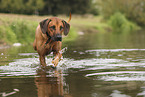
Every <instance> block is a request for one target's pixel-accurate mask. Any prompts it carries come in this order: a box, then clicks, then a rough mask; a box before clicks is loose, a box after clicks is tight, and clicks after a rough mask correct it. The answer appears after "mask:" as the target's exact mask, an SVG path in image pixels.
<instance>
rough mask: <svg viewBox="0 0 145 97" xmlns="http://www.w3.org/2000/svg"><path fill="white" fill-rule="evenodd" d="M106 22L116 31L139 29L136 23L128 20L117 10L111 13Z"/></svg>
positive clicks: (124, 31)
mask: <svg viewBox="0 0 145 97" xmlns="http://www.w3.org/2000/svg"><path fill="white" fill-rule="evenodd" d="M108 23H109V25H111V27H112V28H113V31H114V32H118V33H120V32H123V33H126V32H132V31H134V30H137V29H139V27H138V26H137V25H136V24H134V23H133V22H130V21H128V20H127V19H126V17H125V16H124V15H123V14H121V13H120V12H117V13H115V14H114V15H112V16H111V17H110V19H109V20H108Z"/></svg>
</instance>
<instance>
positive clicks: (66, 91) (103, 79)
mask: <svg viewBox="0 0 145 97" xmlns="http://www.w3.org/2000/svg"><path fill="white" fill-rule="evenodd" d="M144 41H145V32H144V31H141V32H136V33H131V34H126V35H125V34H112V33H85V34H84V35H81V36H78V37H77V38H76V39H73V40H71V41H66V40H64V41H63V48H64V47H67V51H66V52H64V54H63V57H64V58H63V60H61V61H60V62H59V64H58V67H57V69H48V68H46V69H40V65H39V58H38V54H37V53H36V52H35V51H34V50H33V48H32V46H31V45H30V46H21V47H12V48H5V49H0V59H1V60H0V96H2V97H7V96H8V97H9V96H10V97H50V96H51V97H144V96H145V43H144ZM52 58H53V57H52V55H51V54H50V55H49V56H47V58H46V60H47V64H48V66H49V65H51V60H52Z"/></svg>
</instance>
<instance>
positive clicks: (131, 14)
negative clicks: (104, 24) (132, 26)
mask: <svg viewBox="0 0 145 97" xmlns="http://www.w3.org/2000/svg"><path fill="white" fill-rule="evenodd" d="M96 1H97V2H98V5H99V9H100V13H101V14H102V15H103V16H104V17H105V18H106V19H109V18H110V17H111V16H112V15H113V14H114V13H116V12H121V13H123V14H124V15H125V16H126V18H127V19H129V20H131V21H133V22H135V23H137V24H139V25H140V26H145V18H144V17H145V6H144V4H145V0H96Z"/></svg>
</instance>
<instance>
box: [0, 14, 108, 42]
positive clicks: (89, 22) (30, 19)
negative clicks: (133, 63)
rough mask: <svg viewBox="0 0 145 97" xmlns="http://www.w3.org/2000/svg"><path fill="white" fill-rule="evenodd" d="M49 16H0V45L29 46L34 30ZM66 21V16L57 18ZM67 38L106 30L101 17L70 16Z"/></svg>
mask: <svg viewBox="0 0 145 97" xmlns="http://www.w3.org/2000/svg"><path fill="white" fill-rule="evenodd" d="M49 17H51V16H28V15H16V14H0V44H3V43H6V44H13V43H16V42H19V43H22V44H31V43H32V42H33V40H34V38H35V29H36V27H37V25H38V24H39V22H40V21H41V20H43V19H46V18H49ZM58 17H60V18H62V19H64V20H66V21H67V20H68V17H66V16H58ZM70 24H71V30H70V33H69V37H71V36H72V37H76V36H77V32H79V31H82V32H85V31H87V32H90V31H91V32H92V31H101V30H103V29H104V28H107V26H106V24H105V23H101V17H94V16H75V15H74V16H72V20H71V22H70ZM66 40H67V39H66Z"/></svg>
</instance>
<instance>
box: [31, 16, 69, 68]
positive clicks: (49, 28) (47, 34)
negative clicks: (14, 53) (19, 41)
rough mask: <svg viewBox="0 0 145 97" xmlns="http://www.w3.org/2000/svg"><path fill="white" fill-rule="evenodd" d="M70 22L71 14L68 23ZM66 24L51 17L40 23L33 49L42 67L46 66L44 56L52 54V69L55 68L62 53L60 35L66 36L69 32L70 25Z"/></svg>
mask: <svg viewBox="0 0 145 97" xmlns="http://www.w3.org/2000/svg"><path fill="white" fill-rule="evenodd" d="M70 20H71V14H70V18H69V20H68V22H69V21H70ZM68 22H66V21H64V20H62V19H59V18H57V17H52V18H49V19H45V20H43V21H41V22H40V24H39V25H38V27H37V29H36V32H35V40H34V43H33V47H34V49H35V50H37V52H38V54H39V60H40V63H41V65H42V66H43V67H45V66H46V62H45V56H46V55H48V54H50V53H51V52H53V55H54V56H55V57H54V59H53V61H52V63H53V64H54V67H56V66H57V64H58V62H59V60H60V58H61V56H62V53H60V51H61V46H62V42H61V41H62V33H63V32H64V35H65V36H66V35H67V34H68V33H69V30H70V24H68Z"/></svg>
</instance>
